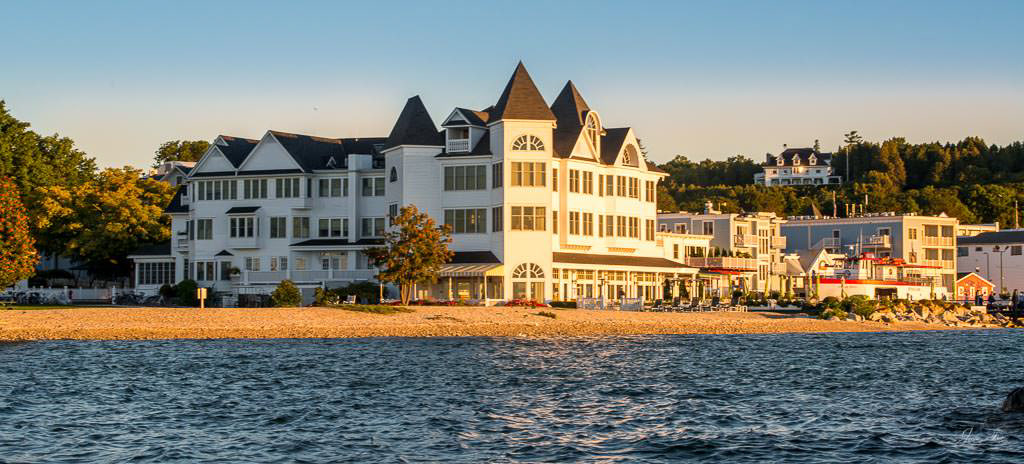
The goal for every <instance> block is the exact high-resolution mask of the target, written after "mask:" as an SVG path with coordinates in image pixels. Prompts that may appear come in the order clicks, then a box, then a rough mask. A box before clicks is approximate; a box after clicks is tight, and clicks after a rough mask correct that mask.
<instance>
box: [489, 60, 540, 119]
mask: <svg viewBox="0 0 1024 464" xmlns="http://www.w3.org/2000/svg"><path fill="white" fill-rule="evenodd" d="M502 119H530V120H539V121H554V120H555V115H554V113H552V112H551V109H550V108H548V104H547V102H545V101H544V97H542V96H541V94H540V91H539V90H537V86H536V85H534V83H533V79H531V78H530V73H528V72H526V67H525V66H523V62H522V61H520V62H519V64H518V65H517V66H516V70H515V72H514V73H512V78H511V79H509V81H508V84H507V85H505V90H504V91H503V92H501V97H499V98H498V103H495V104H494V109H493V110H491V118H490V120H491V121H492V122H493V121H500V120H502Z"/></svg>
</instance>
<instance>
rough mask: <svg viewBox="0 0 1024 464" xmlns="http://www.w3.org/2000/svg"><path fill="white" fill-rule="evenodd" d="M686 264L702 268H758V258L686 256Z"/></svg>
mask: <svg viewBox="0 0 1024 464" xmlns="http://www.w3.org/2000/svg"><path fill="white" fill-rule="evenodd" d="M686 265H687V266H692V267H700V268H721V269H749V270H756V269H757V260H756V259H753V258H730V257H725V256H719V257H704V256H696V257H694V256H691V257H688V258H686Z"/></svg>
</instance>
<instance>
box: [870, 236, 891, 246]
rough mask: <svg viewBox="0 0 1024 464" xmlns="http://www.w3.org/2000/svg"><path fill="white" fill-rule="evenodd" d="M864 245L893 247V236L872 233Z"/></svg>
mask: <svg viewBox="0 0 1024 464" xmlns="http://www.w3.org/2000/svg"><path fill="white" fill-rule="evenodd" d="M864 246H870V247H877V248H892V237H890V236H888V235H872V236H870V237H868V238H865V239H864Z"/></svg>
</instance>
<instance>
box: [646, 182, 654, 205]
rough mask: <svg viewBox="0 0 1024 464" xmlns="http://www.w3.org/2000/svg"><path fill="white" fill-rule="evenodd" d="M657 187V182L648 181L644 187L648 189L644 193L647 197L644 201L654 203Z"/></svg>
mask: <svg viewBox="0 0 1024 464" xmlns="http://www.w3.org/2000/svg"><path fill="white" fill-rule="evenodd" d="M655 185H657V184H655V182H654V181H653V180H649V181H646V182H645V183H644V186H645V187H646V188H645V189H644V191H645V192H646V195H645V196H644V200H647V201H648V202H651V203H654V196H655V192H656V190H655Z"/></svg>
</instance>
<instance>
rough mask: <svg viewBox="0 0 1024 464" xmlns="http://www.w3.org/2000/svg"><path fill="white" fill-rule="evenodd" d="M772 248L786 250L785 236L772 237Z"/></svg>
mask: <svg viewBox="0 0 1024 464" xmlns="http://www.w3.org/2000/svg"><path fill="white" fill-rule="evenodd" d="M772 248H786V236H785V235H776V236H774V237H772Z"/></svg>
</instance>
